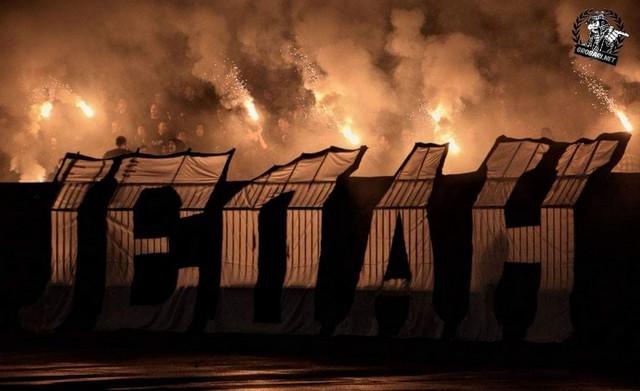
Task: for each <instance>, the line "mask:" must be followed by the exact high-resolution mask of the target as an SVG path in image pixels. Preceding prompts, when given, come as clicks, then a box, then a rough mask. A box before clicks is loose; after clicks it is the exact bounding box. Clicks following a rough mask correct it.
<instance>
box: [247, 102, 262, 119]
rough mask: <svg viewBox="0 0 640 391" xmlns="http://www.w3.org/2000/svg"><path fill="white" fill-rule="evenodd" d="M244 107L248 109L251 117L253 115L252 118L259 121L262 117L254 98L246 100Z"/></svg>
mask: <svg viewBox="0 0 640 391" xmlns="http://www.w3.org/2000/svg"><path fill="white" fill-rule="evenodd" d="M244 108H245V109H247V114H249V117H251V119H252V120H254V121H258V120H259V119H260V116H259V115H258V111H257V110H256V105H255V104H254V103H253V101H252V100H245V101H244Z"/></svg>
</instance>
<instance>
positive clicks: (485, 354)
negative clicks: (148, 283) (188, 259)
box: [0, 332, 640, 390]
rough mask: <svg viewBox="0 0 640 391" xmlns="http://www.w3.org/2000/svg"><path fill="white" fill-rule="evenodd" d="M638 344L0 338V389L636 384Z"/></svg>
mask: <svg viewBox="0 0 640 391" xmlns="http://www.w3.org/2000/svg"><path fill="white" fill-rule="evenodd" d="M638 356H639V355H638V351H637V349H632V348H629V347H617V348H611V347H594V346H589V347H587V346H574V345H569V344H562V345H561V344H544V345H533V344H502V343H493V344H488V343H461V342H439V341H428V340H397V339H381V338H354V337H333V338H328V337H327V338H325V337H317V336H316V337H294V336H246V335H202V334H163V333H141V332H112V333H86V334H78V333H74V334H55V335H48V336H34V335H25V334H2V335H0V389H7V390H20V389H46V390H57V389H60V390H69V389H72V390H73V389H77V390H125V389H126V390H129V389H135V390H146V389H185V390H186V389H188V390H202V389H255V390H262V389H274V390H275V389H291V390H293V389H296V390H298V389H303V390H311V389H328V388H333V389H340V390H415V389H427V390H466V389H563V390H567V389H572V390H602V389H640V371H637V370H636V369H637V368H638V365H637V364H638V363H639V362H640V360H639V359H638Z"/></svg>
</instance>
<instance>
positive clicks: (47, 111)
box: [40, 101, 53, 118]
mask: <svg viewBox="0 0 640 391" xmlns="http://www.w3.org/2000/svg"><path fill="white" fill-rule="evenodd" d="M51 110H53V105H52V104H51V102H49V101H46V102H44V103H43V104H41V105H40V117H42V118H49V117H50V116H51Z"/></svg>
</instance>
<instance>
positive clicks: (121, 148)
mask: <svg viewBox="0 0 640 391" xmlns="http://www.w3.org/2000/svg"><path fill="white" fill-rule="evenodd" d="M127 153H131V151H130V150H129V149H128V148H127V138H126V137H124V136H118V137H116V147H115V148H114V149H110V150H108V151H107V152H105V154H104V156H103V157H102V158H103V159H113V158H114V157H118V156H121V155H126V154H127Z"/></svg>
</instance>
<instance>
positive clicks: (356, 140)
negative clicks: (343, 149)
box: [340, 124, 360, 145]
mask: <svg viewBox="0 0 640 391" xmlns="http://www.w3.org/2000/svg"><path fill="white" fill-rule="evenodd" d="M340 133H342V135H343V136H344V137H345V138H346V139H347V140H349V142H350V143H351V144H353V145H358V144H360V137H358V136H357V135H356V134H355V133H353V130H352V129H351V124H346V125H344V126H343V127H342V129H341V130H340Z"/></svg>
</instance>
